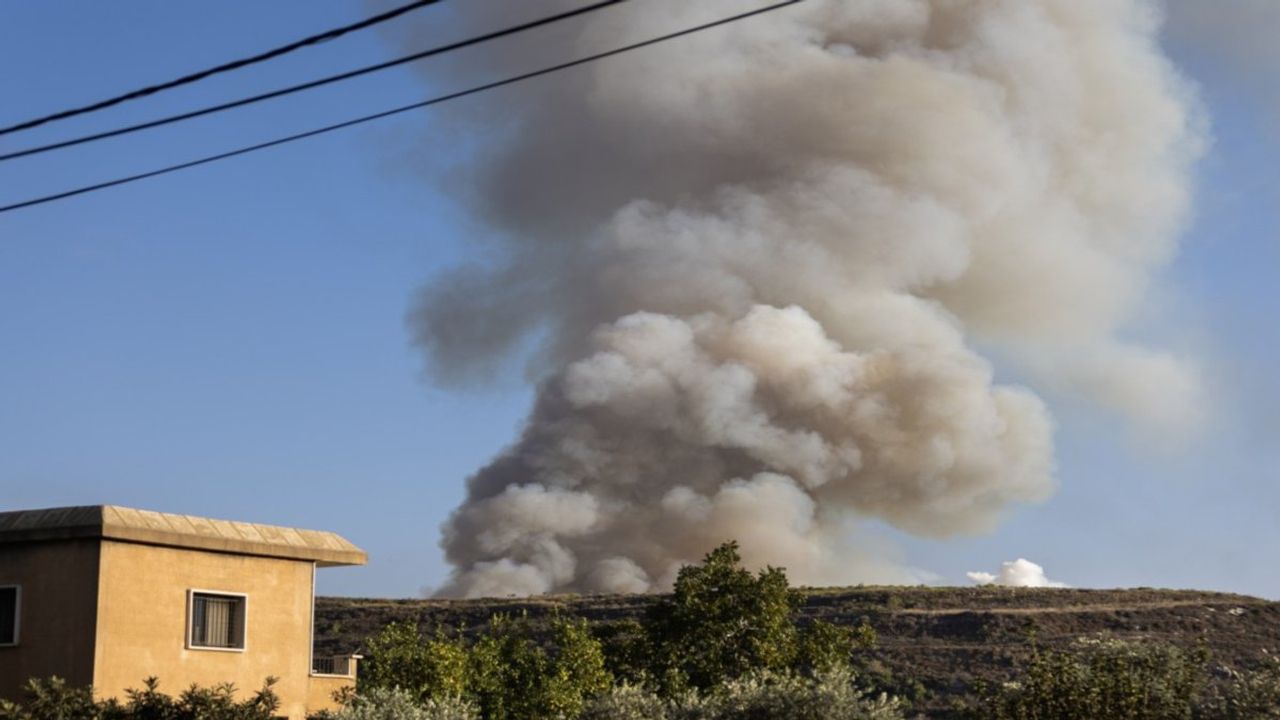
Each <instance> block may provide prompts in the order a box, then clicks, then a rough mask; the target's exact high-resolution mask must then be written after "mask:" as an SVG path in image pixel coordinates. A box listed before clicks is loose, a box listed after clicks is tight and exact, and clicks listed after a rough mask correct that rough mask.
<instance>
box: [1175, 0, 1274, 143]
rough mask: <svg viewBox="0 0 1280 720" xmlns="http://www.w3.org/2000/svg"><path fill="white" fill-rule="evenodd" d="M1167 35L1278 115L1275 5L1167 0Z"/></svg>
mask: <svg viewBox="0 0 1280 720" xmlns="http://www.w3.org/2000/svg"><path fill="white" fill-rule="evenodd" d="M1167 5H1168V14H1169V23H1168V24H1169V28H1168V30H1169V33H1168V34H1169V36H1170V37H1171V38H1172V39H1173V41H1174V42H1175V43H1177V44H1179V45H1182V46H1185V47H1187V48H1188V49H1189V50H1190V51H1192V52H1196V53H1198V54H1201V55H1203V56H1205V57H1206V58H1207V59H1208V60H1209V61H1210V62H1211V64H1213V65H1215V66H1217V67H1216V69H1217V70H1218V71H1219V72H1221V73H1222V76H1223V77H1225V78H1230V80H1231V81H1233V82H1236V83H1237V84H1238V85H1239V86H1240V87H1242V88H1243V89H1244V90H1245V91H1246V92H1247V93H1248V94H1250V95H1252V96H1253V97H1254V98H1255V99H1257V100H1259V101H1261V102H1262V103H1264V104H1267V105H1268V106H1269V108H1268V109H1269V110H1270V111H1271V112H1272V113H1273V115H1272V116H1271V117H1270V118H1268V119H1269V120H1271V121H1272V122H1271V123H1268V124H1274V120H1275V119H1276V118H1277V117H1280V72H1277V69H1280V43H1277V42H1276V35H1277V34H1280V2H1276V0H1167Z"/></svg>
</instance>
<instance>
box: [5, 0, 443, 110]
mask: <svg viewBox="0 0 1280 720" xmlns="http://www.w3.org/2000/svg"><path fill="white" fill-rule="evenodd" d="M438 2H441V0H416V1H415V2H411V3H408V4H407V5H401V6H399V7H396V8H393V9H391V10H388V11H387V12H384V13H381V14H378V15H374V16H373V17H368V18H365V19H364V20H361V21H359V22H356V23H352V24H350V25H344V26H342V27H337V28H333V29H331V30H326V31H324V32H322V33H317V34H315V35H311V36H309V37H305V38H303V39H301V40H297V41H295V42H291V43H289V44H287V45H281V46H280V47H277V48H272V49H270V50H267V51H265V52H261V53H258V54H257V55H251V56H249V57H244V58H240V59H238V60H232V61H230V62H226V63H223V64H221V65H215V66H214V67H211V68H207V69H205V70H200V71H198V72H194V73H190V74H188V75H183V76H181V77H178V78H175V79H173V80H169V81H167V82H162V83H158V84H156V85H149V86H146V87H142V88H139V89H137V90H130V91H129V92H126V93H123V94H121V95H116V96H114V97H110V98H107V99H105V100H100V101H98V102H94V103H90V104H88V105H84V106H81V107H75V108H71V109H69V110H61V111H59V112H55V113H50V114H48V115H45V116H43V117H38V118H34V119H32V120H25V121H23V122H20V123H17V124H15V125H10V126H8V127H3V128H0V135H8V134H10V133H15V132H18V131H19V130H29V129H31V128H34V127H39V126H41V125H44V124H47V123H51V122H55V121H57V120H65V119H67V118H71V117H76V116H77V115H85V114H87V113H92V112H97V111H99V110H104V109H106V108H109V107H112V106H115V105H119V104H121V103H124V102H128V101H130V100H137V99H138V98H144V97H147V96H149V95H155V94H156V93H159V92H164V91H166V90H172V89H173V88H176V87H181V86H183V85H189V84H191V83H194V82H198V81H200V80H204V79H205V78H208V77H212V76H213V75H218V74H221V73H226V72H231V71H232V70H239V69H240V68H243V67H248V66H250V65H256V64H258V63H262V62H266V61H267V60H271V59H274V58H277V57H280V56H281V55H287V54H289V53H291V52H294V51H297V50H300V49H302V48H304V47H308V46H311V45H318V44H320V43H324V42H328V41H330V40H335V39H337V38H340V37H342V36H343V35H346V34H348V33H352V32H355V31H357V30H364V29H365V28H370V27H373V26H375V25H380V24H382V23H385V22H387V21H389V20H394V19H395V18H398V17H400V16H401V15H404V14H405V13H408V12H411V11H413V10H417V9H419V8H423V7H426V6H428V5H435V4H436V3H438Z"/></svg>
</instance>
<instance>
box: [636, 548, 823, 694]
mask: <svg viewBox="0 0 1280 720" xmlns="http://www.w3.org/2000/svg"><path fill="white" fill-rule="evenodd" d="M741 562H742V557H741V556H740V555H739V553H738V544H737V543H736V542H728V543H725V544H723V545H721V546H720V547H718V548H716V549H715V550H712V551H711V552H710V553H708V554H707V556H706V557H705V558H704V559H703V562H702V564H701V565H688V566H686V567H684V568H682V569H681V570H680V573H679V575H678V576H677V578H676V584H675V589H674V592H673V593H672V594H671V596H670V597H667V598H663V599H662V600H660V601H658V602H657V603H656V604H655V605H654V606H653V607H652V609H651V611H650V613H649V616H648V623H647V633H648V637H649V646H650V653H651V661H650V667H651V672H652V673H653V675H654V680H655V681H656V682H658V684H659V685H661V686H662V687H664V689H666V690H667V691H669V692H670V691H675V690H678V689H680V688H681V687H683V686H686V685H688V686H692V687H695V688H702V689H705V688H709V687H712V686H714V685H718V684H720V683H722V682H724V681H726V680H732V679H736V678H739V677H743V676H744V675H746V674H748V673H750V672H752V671H758V670H781V669H784V668H787V667H789V666H791V664H792V663H793V662H794V661H795V659H796V657H797V650H798V646H797V632H796V626H795V622H794V619H793V616H794V614H795V612H796V610H797V609H798V608H799V607H800V603H801V600H802V598H801V595H800V593H799V592H797V591H795V590H792V589H791V588H790V587H789V586H788V583H787V575H786V573H785V572H784V571H783V570H782V569H780V568H774V567H767V568H765V569H764V570H761V571H760V572H759V573H758V574H755V575H753V574H752V573H751V572H750V571H748V570H746V569H744V568H743V567H741Z"/></svg>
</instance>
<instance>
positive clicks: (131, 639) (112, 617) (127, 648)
mask: <svg viewBox="0 0 1280 720" xmlns="http://www.w3.org/2000/svg"><path fill="white" fill-rule="evenodd" d="M101 578H102V581H101V589H100V592H99V595H98V605H97V607H98V625H97V627H98V632H97V642H96V648H97V664H96V667H95V672H94V677H93V684H94V687H95V689H96V691H97V692H98V694H99V696H100V697H112V696H114V697H122V696H123V695H124V691H125V690H126V689H127V688H131V687H140V686H141V684H142V681H143V679H144V678H146V677H148V676H153V675H154V676H156V677H157V678H159V680H160V690H161V691H162V692H167V693H169V694H176V693H178V692H180V691H182V690H183V689H185V688H186V687H187V686H189V685H191V684H192V683H196V684H199V685H215V684H218V683H224V682H233V683H235V685H236V687H237V688H238V689H239V695H240V697H245V696H247V695H249V694H251V693H252V692H254V691H255V690H257V689H258V688H260V687H262V683H263V681H264V680H265V679H266V678H267V677H268V676H274V677H278V678H280V680H279V682H278V683H277V684H276V686H275V690H276V693H277V694H278V695H279V696H280V699H281V701H282V704H281V707H280V713H279V714H280V715H282V716H287V717H290V718H303V717H304V716H305V714H306V710H307V708H306V704H307V700H308V695H309V692H310V680H311V677H310V674H311V629H312V592H313V588H312V583H313V581H314V574H313V565H312V564H311V563H309V562H303V561H297V560H277V559H273V558H263V557H251V556H245V555H231V554H225V553H214V552H207V551H202V550H182V549H176V548H167V547H157V546H151V545H141V544H134V543H126V542H117V541H110V540H108V541H104V542H103V543H102V550H101ZM192 589H195V590H208V591H214V592H218V591H222V592H227V593H236V594H244V595H247V596H248V601H247V618H246V622H245V649H244V650H243V651H224V650H207V649H188V648H187V646H186V645H187V643H186V640H187V593H188V591H189V590H192Z"/></svg>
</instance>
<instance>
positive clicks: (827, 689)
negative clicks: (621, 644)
mask: <svg viewBox="0 0 1280 720" xmlns="http://www.w3.org/2000/svg"><path fill="white" fill-rule="evenodd" d="M902 717H903V716H902V710H901V707H900V705H899V703H898V702H897V701H896V700H893V699H891V698H888V697H885V696H883V695H881V696H879V697H870V696H868V695H867V694H865V693H863V692H862V691H860V690H858V688H857V686H856V684H855V682H854V678H853V676H852V674H850V673H849V672H848V671H843V670H842V671H835V672H829V673H822V674H819V675H816V676H805V675H799V674H795V673H781V674H771V673H762V674H754V675H750V676H747V677H744V678H740V679H737V680H731V681H729V682H726V683H725V684H723V685H721V686H719V687H716V688H714V689H712V690H710V691H707V692H704V693H702V694H696V695H693V694H690V695H683V696H677V697H675V698H673V699H667V700H664V699H662V698H660V697H659V696H658V695H656V694H655V693H653V692H650V691H646V690H643V689H640V688H636V687H634V686H623V687H620V688H617V689H615V690H614V691H613V692H611V693H608V694H606V695H603V696H601V697H600V698H598V699H597V700H596V701H595V702H593V703H592V704H591V705H590V706H589V707H588V708H587V710H586V712H585V713H584V714H583V715H582V720H642V719H643V720H781V719H785V720H901V718H902Z"/></svg>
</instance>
